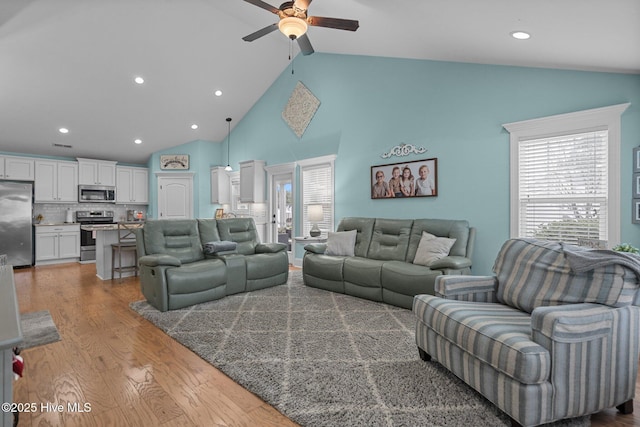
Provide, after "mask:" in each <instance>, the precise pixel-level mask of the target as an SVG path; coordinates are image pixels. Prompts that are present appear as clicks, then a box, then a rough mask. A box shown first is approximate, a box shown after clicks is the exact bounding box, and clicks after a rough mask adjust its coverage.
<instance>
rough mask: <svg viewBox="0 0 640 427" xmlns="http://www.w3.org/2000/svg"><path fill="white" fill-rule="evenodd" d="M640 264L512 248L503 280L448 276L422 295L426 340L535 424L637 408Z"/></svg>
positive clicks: (422, 346) (506, 251)
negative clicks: (429, 292)
mask: <svg viewBox="0 0 640 427" xmlns="http://www.w3.org/2000/svg"><path fill="white" fill-rule="evenodd" d="M639 259H640V258H638V257H637V256H634V255H627V254H622V253H617V252H613V251H593V250H586V249H582V248H578V247H575V246H568V245H563V244H560V243H554V242H546V241H536V240H528V239H513V240H509V241H507V242H506V243H505V244H504V245H503V247H502V249H501V250H500V253H499V254H498V257H497V259H496V262H495V265H494V272H495V276H483V277H480V276H440V277H439V278H438V279H437V281H436V285H435V286H436V296H430V295H417V296H416V297H415V299H414V303H413V311H414V313H415V315H416V316H417V318H418V321H417V324H416V343H417V345H418V350H419V352H420V356H421V357H422V359H423V360H426V361H429V360H432V359H434V360H435V361H437V362H439V363H440V364H442V365H443V366H445V367H446V368H447V369H449V370H450V371H451V372H453V373H454V374H455V375H456V376H458V377H459V378H460V379H462V380H463V381H465V382H466V383H467V384H468V385H470V386H471V387H473V388H474V389H475V390H477V391H478V392H480V393H481V394H482V395H483V396H485V397H486V398H487V399H488V400H490V401H491V402H493V403H494V404H495V405H496V406H497V407H498V408H500V409H501V410H502V411H504V412H505V413H506V414H507V415H509V416H510V417H511V419H512V422H513V424H514V425H523V426H535V425H540V424H543V423H548V422H552V421H556V420H560V419H564V418H573V417H578V416H582V415H587V414H591V413H595V412H598V411H601V410H602V409H605V408H610V407H614V406H615V407H617V408H618V409H619V410H620V411H621V412H622V413H631V412H632V411H633V397H634V393H635V385H636V377H637V370H638V347H639V344H638V343H639V340H640V307H638V305H639V303H640V295H639V294H640V293H639V292H638V287H639V282H638V276H639V275H640V263H639V262H638V260H639Z"/></svg>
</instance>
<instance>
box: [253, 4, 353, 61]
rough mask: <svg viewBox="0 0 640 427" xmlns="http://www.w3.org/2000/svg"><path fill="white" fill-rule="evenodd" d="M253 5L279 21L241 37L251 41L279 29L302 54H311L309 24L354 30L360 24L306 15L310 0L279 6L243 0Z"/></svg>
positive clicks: (346, 20)
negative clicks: (293, 42) (274, 16)
mask: <svg viewBox="0 0 640 427" xmlns="http://www.w3.org/2000/svg"><path fill="white" fill-rule="evenodd" d="M244 1H246V2H247V3H251V4H253V5H255V6H258V7H261V8H263V9H265V10H268V11H269V12H271V13H274V14H276V15H278V16H279V17H280V21H278V22H277V23H275V24H271V25H268V26H266V27H264V28H262V29H261V30H258V31H256V32H255V33H251V34H249V35H248V36H245V37H243V38H242V40H244V41H247V42H252V41H254V40H256V39H259V38H260V37H262V36H266V35H267V34H269V33H271V32H272V31H275V30H276V29H279V30H280V31H281V32H282V33H283V34H284V35H285V36H287V37H289V38H290V39H291V40H297V41H298V45H299V46H300V51H301V52H302V54H303V55H311V54H312V53H313V52H314V51H313V47H312V46H311V42H310V41H309V37H307V34H306V33H307V28H308V26H309V25H313V26H315V27H326V28H335V29H338V30H348V31H355V30H357V29H358V27H359V26H360V24H359V23H358V21H355V20H352V19H340V18H325V17H322V16H307V9H308V8H309V4H310V3H311V1H312V0H295V1H287V2H284V3H282V4H281V5H280V7H279V8H276V7H274V6H271V5H270V4H268V3H265V2H263V1H262V0H244Z"/></svg>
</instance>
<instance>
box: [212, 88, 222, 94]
mask: <svg viewBox="0 0 640 427" xmlns="http://www.w3.org/2000/svg"><path fill="white" fill-rule="evenodd" d="M213 93H214V95H215V96H222V91H221V90H220V89H218V90H217V91H215V92H213Z"/></svg>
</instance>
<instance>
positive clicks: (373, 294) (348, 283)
mask: <svg viewBox="0 0 640 427" xmlns="http://www.w3.org/2000/svg"><path fill="white" fill-rule="evenodd" d="M349 230H357V234H356V241H355V248H354V255H355V256H336V255H327V254H326V253H325V251H326V249H327V244H309V245H306V246H305V255H304V259H303V263H302V271H303V279H304V283H305V285H307V286H312V287H316V288H321V289H326V290H329V291H333V292H340V293H344V294H348V295H353V296H357V297H360V298H366V299H369V300H373V301H380V302H385V303H388V304H392V305H395V306H399V307H404V308H408V309H411V307H412V305H413V297H414V296H415V295H419V294H431V295H433V294H434V283H435V280H436V277H437V276H440V275H445V274H470V272H471V255H472V253H473V244H474V241H475V228H473V227H470V226H469V223H468V221H465V220H446V219H414V220H412V219H386V218H361V217H348V218H343V219H342V220H341V221H340V224H339V225H338V229H337V231H339V232H340V231H349ZM423 232H427V233H430V234H432V235H434V236H437V237H445V238H450V239H456V240H455V243H454V244H453V246H452V247H451V249H450V251H449V255H448V256H445V257H443V258H440V259H438V260H436V261H433V262H432V263H431V264H430V265H429V266H425V265H417V264H414V263H413V261H414V258H415V256H416V252H417V250H418V246H419V244H420V240H421V238H422V233H423Z"/></svg>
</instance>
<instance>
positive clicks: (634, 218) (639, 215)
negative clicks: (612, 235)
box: [631, 199, 640, 224]
mask: <svg viewBox="0 0 640 427" xmlns="http://www.w3.org/2000/svg"><path fill="white" fill-rule="evenodd" d="M632 207H633V212H631V222H632V223H634V224H640V199H633V200H632Z"/></svg>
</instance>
